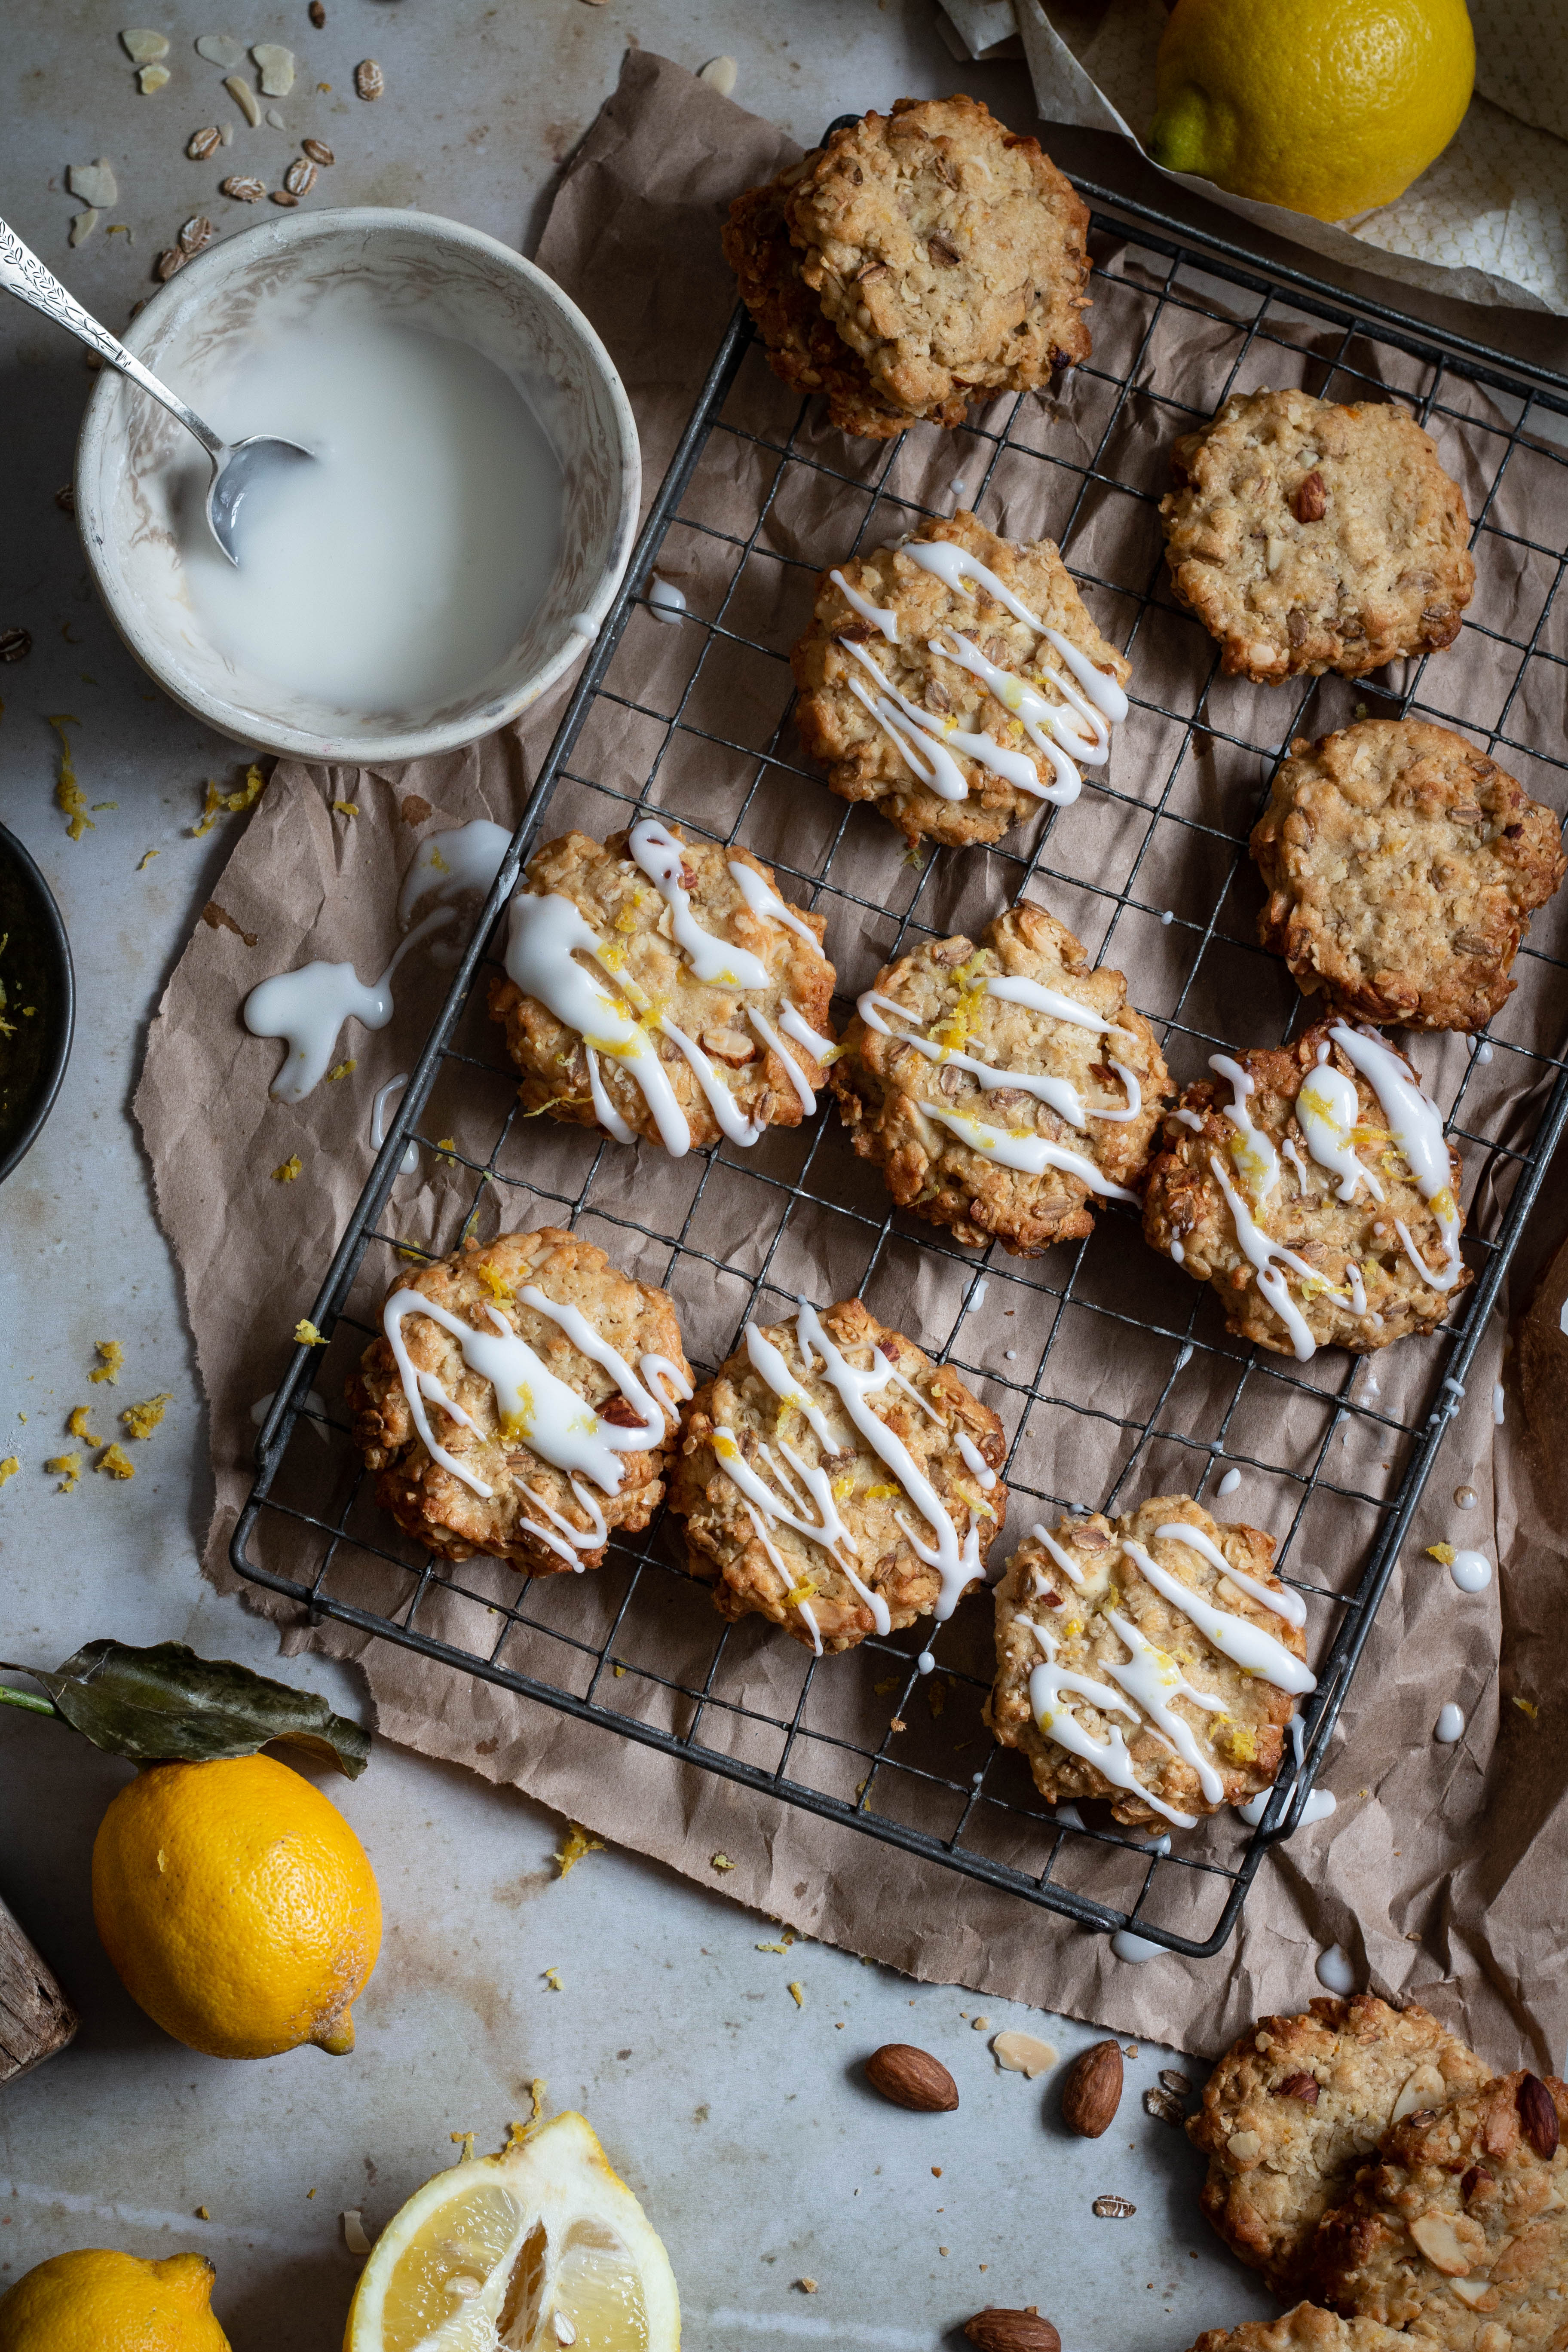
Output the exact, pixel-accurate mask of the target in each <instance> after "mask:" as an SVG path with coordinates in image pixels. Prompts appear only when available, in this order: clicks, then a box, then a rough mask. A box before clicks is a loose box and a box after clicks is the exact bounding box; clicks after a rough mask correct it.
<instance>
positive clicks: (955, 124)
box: [784, 98, 1089, 416]
mask: <svg viewBox="0 0 1568 2352" xmlns="http://www.w3.org/2000/svg"><path fill="white" fill-rule="evenodd" d="M784 216H785V218H786V220H787V221H788V223H789V231H790V236H791V237H792V239H793V241H794V242H795V245H796V246H798V247H800V249H801V265H800V274H801V276H802V278H804V279H805V283H806V285H807V286H808V287H809V288H810V289H811V290H812V291H813V293H815V294H816V297H817V299H818V300H819V301H820V303H821V305H822V310H823V315H824V316H825V318H826V319H827V320H828V321H829V322H830V324H831V325H832V326H833V327H834V328H836V329H837V332H838V334H839V336H840V337H841V338H842V340H843V341H845V342H846V343H847V345H848V347H849V349H850V350H851V351H852V352H855V353H856V354H857V355H858V357H859V358H860V359H861V360H862V361H863V362H865V365H866V369H867V372H868V375H869V377H870V381H871V383H872V386H873V388H874V390H875V392H876V394H877V395H878V397H879V399H880V400H882V401H884V402H885V403H886V404H887V405H888V406H889V407H891V408H897V409H902V410H903V412H904V413H905V415H909V416H924V415H929V414H930V412H931V410H932V409H933V408H937V407H940V406H941V404H942V403H943V402H945V401H948V400H952V399H953V398H954V397H958V398H961V399H965V400H976V399H980V398H982V397H983V396H984V395H985V394H990V393H995V392H1022V391H1027V390H1029V389H1030V388H1032V387H1033V386H1035V385H1037V384H1042V383H1046V382H1047V379H1048V378H1049V377H1050V375H1051V374H1052V373H1053V371H1054V370H1056V369H1058V368H1061V367H1066V366H1068V365H1070V364H1071V363H1072V362H1074V361H1076V360H1083V359H1087V358H1088V357H1089V328H1088V325H1087V323H1086V321H1085V320H1084V316H1083V313H1084V311H1085V310H1086V309H1087V308H1088V307H1089V295H1088V293H1087V292H1086V290H1085V289H1086V288H1087V286H1088V283H1089V252H1088V248H1087V246H1086V244H1085V238H1086V236H1087V234H1088V229H1089V207H1088V205H1085V204H1084V203H1083V201H1082V199H1081V198H1080V197H1079V196H1078V195H1077V194H1075V193H1074V191H1073V189H1072V187H1071V185H1070V184H1069V183H1068V181H1067V180H1066V179H1064V178H1063V176H1062V174H1061V173H1060V172H1058V169H1057V167H1056V165H1055V164H1054V163H1052V162H1051V159H1050V157H1049V156H1048V155H1047V154H1044V153H1043V152H1041V148H1040V143H1039V142H1038V140H1037V139H1028V138H1023V137H1020V136H1019V135H1018V134H1017V133H1016V132H1015V131H1009V130H1008V129H1007V128H1006V126H1005V124H1004V123H1000V122H998V121H996V120H995V118H994V115H993V114H992V113H991V112H990V111H989V110H988V109H987V108H986V107H984V106H983V105H982V104H981V102H980V100H978V99H973V98H949V99H910V98H904V99H900V100H899V101H898V102H897V104H896V105H895V106H894V108H893V110H892V112H891V114H868V115H866V116H865V117H864V118H863V119H862V120H861V121H859V122H857V123H855V124H854V125H853V126H852V127H851V128H849V129H847V130H844V131H835V132H834V134H833V136H832V138H831V139H830V140H829V141H828V142H827V144H826V146H825V147H824V148H822V149H821V150H820V151H819V152H817V154H816V156H815V157H812V158H810V159H808V162H807V165H806V168H805V171H804V172H803V173H802V174H801V176H800V178H799V179H798V180H797V181H796V183H795V186H794V187H793V188H792V189H791V190H790V191H789V194H788V195H787V196H786V197H785V199H784Z"/></svg>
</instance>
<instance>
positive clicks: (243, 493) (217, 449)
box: [0, 220, 311, 564]
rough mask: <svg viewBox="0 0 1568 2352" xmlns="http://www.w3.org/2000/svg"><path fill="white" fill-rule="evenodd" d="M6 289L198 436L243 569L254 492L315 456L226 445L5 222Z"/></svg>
mask: <svg viewBox="0 0 1568 2352" xmlns="http://www.w3.org/2000/svg"><path fill="white" fill-rule="evenodd" d="M0 287H3V288H4V289H5V292H6V293H7V294H15V295H16V296H17V297H18V298H19V299H21V300H22V301H24V302H30V303H31V304H32V306H33V308H34V310H41V311H42V312H43V314H44V316H45V318H46V319H52V320H54V321H55V324H56V325H57V326H59V327H64V328H65V329H66V330H67V331H68V333H70V334H73V335H75V336H76V337H77V339H78V341H80V342H84V343H87V344H89V345H90V347H91V348H92V350H94V351H95V352H101V353H102V355H103V357H104V358H105V359H106V360H108V361H109V362H110V365H111V366H112V367H117V368H118V369H119V370H120V373H121V375H127V376H129V377H130V379H131V381H132V383H134V384H139V385H140V386H141V388H142V391H143V392H150V393H151V394H152V395H153V399H154V400H161V401H162V402H163V406H164V407H165V408H166V409H167V410H168V412H169V414H170V415H171V416H177V417H178V418H179V420H180V423H181V424H182V425H184V427H185V430H186V431H187V433H194V434H195V437H196V439H197V440H198V441H199V442H200V443H201V445H202V447H203V448H204V449H205V451H206V453H207V457H208V458H209V459H210V461H211V464H212V469H213V477H212V480H211V481H210V482H209V483H208V485H207V498H206V516H207V524H208V528H209V529H210V530H211V531H212V535H213V537H214V538H215V539H216V541H217V543H218V545H219V547H221V548H222V550H223V551H224V553H225V554H226V556H227V558H228V560H229V562H231V563H234V564H237V563H238V562H239V558H238V556H237V554H236V552H235V545H234V541H235V527H236V525H237V522H238V520H239V509H240V507H241V505H242V504H243V502H244V500H245V499H247V497H248V495H249V493H250V491H251V488H253V486H254V484H255V483H256V481H257V479H258V477H259V476H260V475H262V474H263V473H265V472H266V470H267V468H268V466H270V465H272V464H274V463H275V462H278V461H279V460H281V461H283V462H291V461H292V460H293V459H294V458H296V457H303V458H305V459H307V460H309V459H310V457H311V452H310V450H309V449H301V448H300V445H299V443H298V442H297V441H278V440H274V439H272V438H271V437H270V436H268V435H266V434H261V433H253V434H252V435H251V436H249V438H248V439H247V440H244V441H225V440H224V439H223V438H222V437H221V436H219V435H218V434H216V433H215V432H214V431H213V429H212V426H211V425H205V424H204V423H203V421H202V419H201V418H200V417H199V416H198V415H196V412H195V409H194V408H188V407H187V406H186V405H185V403H184V401H183V400H181V399H180V398H179V397H178V395H177V394H174V393H172V392H171V391H170V390H169V387H168V385H167V384H165V383H159V381H158V379H157V377H156V376H155V375H154V374H153V371H152V370H151V368H146V367H143V366H142V362H141V361H140V360H139V359H138V358H137V357H136V355H135V353H134V352H128V351H127V350H126V348H125V346H124V344H123V343H121V342H119V341H116V339H115V338H114V336H112V335H111V334H110V331H109V330H108V328H107V327H100V325H99V323H98V320H96V319H94V318H90V317H89V314H88V313H87V311H85V310H83V309H82V307H81V304H80V303H79V302H78V301H77V300H76V299H74V297H73V296H71V295H69V294H68V293H67V292H66V289H65V288H64V287H63V286H62V285H61V284H60V281H59V279H58V278H56V277H54V276H52V275H51V273H50V272H49V271H48V270H47V269H46V268H45V267H44V265H43V263H42V262H41V261H40V260H39V259H38V257H37V254H36V253H30V252H29V251H28V249H27V247H26V246H25V245H24V244H23V243H22V240H21V238H20V237H19V236H17V235H16V231H15V230H14V229H12V228H8V227H7V226H6V225H5V222H4V221H3V220H0Z"/></svg>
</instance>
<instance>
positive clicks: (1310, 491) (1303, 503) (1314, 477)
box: [1290, 470, 1329, 522]
mask: <svg viewBox="0 0 1568 2352" xmlns="http://www.w3.org/2000/svg"><path fill="white" fill-rule="evenodd" d="M1290 511H1291V513H1292V514H1293V515H1294V516H1295V518H1296V520H1297V521H1298V522H1321V521H1322V520H1323V517H1324V516H1325V515H1326V514H1327V513H1328V511H1329V494H1328V491H1327V490H1326V489H1325V488H1324V487H1323V478H1322V476H1321V474H1320V473H1318V472H1317V471H1316V470H1314V471H1313V472H1311V473H1310V474H1309V475H1308V476H1307V478H1306V479H1305V481H1303V482H1302V483H1301V485H1300V488H1298V490H1297V492H1296V495H1295V497H1294V498H1293V499H1291V501H1290Z"/></svg>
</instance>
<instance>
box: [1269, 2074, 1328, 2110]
mask: <svg viewBox="0 0 1568 2352" xmlns="http://www.w3.org/2000/svg"><path fill="white" fill-rule="evenodd" d="M1274 2096H1275V2097H1276V2098H1277V2099H1300V2102H1301V2104H1302V2105H1303V2106H1305V2107H1315V2106H1316V2105H1317V2104H1318V2084H1317V2079H1316V2077H1315V2076H1314V2075H1311V2074H1287V2075H1286V2077H1285V2080H1284V2081H1283V2082H1282V2083H1276V2084H1275V2085H1274Z"/></svg>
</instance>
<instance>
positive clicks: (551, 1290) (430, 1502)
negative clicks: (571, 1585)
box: [347, 1225, 691, 1576]
mask: <svg viewBox="0 0 1568 2352" xmlns="http://www.w3.org/2000/svg"><path fill="white" fill-rule="evenodd" d="M690 1394H691V1368H690V1366H689V1364H688V1362H687V1360H686V1357H685V1353H684V1351H683V1349H682V1348H681V1343H680V1326H679V1323H678V1322H677V1321H676V1317H675V1309H674V1307H672V1306H671V1304H670V1302H669V1299H668V1297H667V1296H666V1294H665V1293H664V1292H663V1291H662V1290H658V1289H656V1288H655V1287H654V1286H653V1285H652V1284H651V1283H646V1282H634V1281H633V1280H632V1279H631V1278H630V1276H627V1275H624V1274H622V1273H620V1272H619V1271H618V1270H617V1269H616V1266H614V1265H612V1264H611V1262H610V1260H609V1259H608V1258H607V1257H606V1256H605V1253H604V1251H603V1250H602V1249H596V1248H595V1246H594V1244H593V1243H592V1242H585V1241H581V1240H579V1239H578V1238H577V1237H576V1236H575V1235H574V1234H567V1233H562V1232H559V1231H557V1230H556V1229H555V1228H554V1227H553V1226H550V1225H545V1226H542V1227H541V1228H540V1230H539V1231H538V1232H537V1233H531V1234H501V1236H500V1239H499V1240H496V1241H493V1242H490V1243H489V1244H487V1245H486V1246H484V1247H483V1248H481V1247H480V1246H479V1244H478V1243H477V1242H472V1241H469V1242H465V1243H464V1244H463V1246H462V1248H461V1249H459V1250H458V1251H456V1252H455V1253H454V1255H452V1256H450V1257H447V1258H443V1259H441V1260H440V1261H439V1263H438V1264H437V1265H426V1266H422V1267H421V1268H420V1270H419V1271H418V1273H409V1274H407V1275H405V1276H400V1277H399V1278H398V1280H397V1281H396V1282H395V1283H394V1285H393V1286H392V1288H391V1290H390V1291H389V1292H388V1293H387V1298H386V1304H385V1307H384V1309H383V1312H382V1336H381V1337H380V1338H379V1339H373V1340H372V1342H371V1344H370V1346H369V1347H368V1348H367V1349H365V1351H364V1354H363V1358H362V1359H361V1361H360V1367H359V1370H358V1371H357V1372H355V1373H353V1374H352V1375H351V1377H350V1379H349V1381H348V1383H347V1396H348V1402H349V1405H350V1407H351V1409H352V1410H353V1414H354V1442H355V1444H357V1445H358V1446H359V1448H360V1450H361V1451H362V1453H363V1455H364V1458H365V1463H366V1465H367V1467H368V1468H370V1469H372V1470H374V1471H376V1472H378V1473H379V1474H380V1475H378V1477H377V1479H376V1499H377V1501H378V1502H379V1503H380V1504H381V1506H382V1507H383V1509H384V1510H388V1511H390V1512H391V1513H392V1515H393V1517H395V1519H396V1521H397V1523H398V1525H399V1526H400V1527H401V1528H404V1530H405V1532H406V1533H407V1534H408V1535H411V1536H413V1537H415V1538H416V1540H417V1541H418V1542H420V1543H422V1544H424V1545H425V1546H426V1548H427V1549H429V1550H431V1551H433V1552H437V1553H438V1554H439V1555H440V1557H441V1558H442V1559H453V1560H460V1559H471V1558H472V1557H473V1555H474V1554H475V1553H476V1552H483V1553H487V1554H488V1555H489V1557H490V1558H492V1559H510V1560H512V1561H514V1562H515V1563H516V1565H517V1566H518V1567H520V1568H524V1569H527V1570H530V1571H531V1573H532V1574H534V1575H536V1576H552V1575H558V1574H559V1573H560V1572H561V1571H562V1570H564V1569H583V1568H597V1567H598V1565H599V1563H600V1561H601V1560H602V1559H604V1557H605V1543H606V1541H607V1540H608V1538H609V1537H610V1536H611V1535H612V1534H615V1533H616V1532H624V1533H635V1532H636V1531H637V1529H639V1528H646V1527H647V1523H648V1521H649V1519H650V1518H651V1517H652V1516H653V1512H654V1509H655V1507H656V1506H657V1505H658V1501H659V1498H660V1496H662V1495H663V1493H664V1483H663V1481H664V1471H665V1466H666V1462H667V1459H668V1455H669V1454H670V1452H671V1450H672V1448H673V1446H674V1444H675V1438H676V1433H677V1402H678V1400H681V1399H684V1398H687V1397H689V1395H690Z"/></svg>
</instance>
